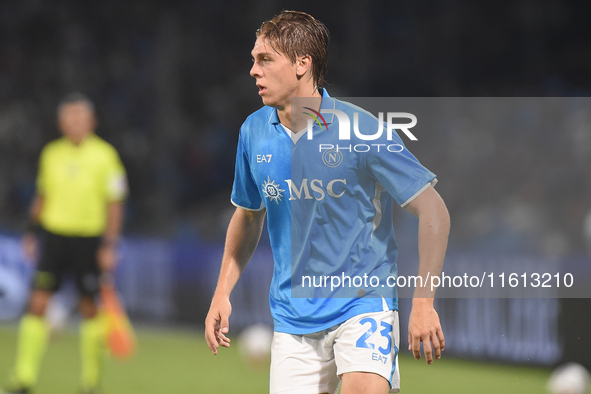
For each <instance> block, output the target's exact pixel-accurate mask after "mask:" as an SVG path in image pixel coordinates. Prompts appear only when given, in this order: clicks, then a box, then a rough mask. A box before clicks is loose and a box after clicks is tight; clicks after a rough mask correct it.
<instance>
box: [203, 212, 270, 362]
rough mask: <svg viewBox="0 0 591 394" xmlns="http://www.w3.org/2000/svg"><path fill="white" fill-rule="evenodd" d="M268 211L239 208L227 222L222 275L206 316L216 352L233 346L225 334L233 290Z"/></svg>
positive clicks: (208, 335) (207, 332)
mask: <svg viewBox="0 0 591 394" xmlns="http://www.w3.org/2000/svg"><path fill="white" fill-rule="evenodd" d="M265 212H266V211H265V210H264V209H263V210H259V211H250V210H246V209H242V208H236V211H235V212H234V215H233V216H232V220H231V221H230V225H229V226H228V232H227V234H226V245H225V247H224V255H223V257H222V266H221V269H220V275H219V278H218V283H217V286H216V290H215V293H214V295H213V299H212V301H211V306H210V308H209V312H208V313H207V317H206V318H205V340H206V341H207V345H208V346H209V349H210V350H211V351H212V353H213V354H217V352H218V347H219V346H220V345H221V346H224V347H230V339H228V338H227V337H226V334H227V333H228V331H229V329H230V326H229V318H230V313H232V306H231V304H230V294H231V293H232V290H233V289H234V286H235V285H236V282H238V278H239V277H240V274H241V273H242V271H243V270H244V267H246V264H247V263H248V260H250V257H251V256H252V254H253V253H254V250H255V249H256V247H257V244H258V242H259V239H260V238H261V231H262V229H263V221H264V219H265Z"/></svg>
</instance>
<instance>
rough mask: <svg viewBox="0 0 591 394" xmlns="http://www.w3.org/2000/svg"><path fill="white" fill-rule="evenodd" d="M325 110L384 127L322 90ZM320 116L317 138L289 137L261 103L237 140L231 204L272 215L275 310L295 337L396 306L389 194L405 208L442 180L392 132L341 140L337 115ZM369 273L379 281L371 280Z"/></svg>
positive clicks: (279, 324) (278, 325) (279, 323)
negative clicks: (334, 279) (369, 138)
mask: <svg viewBox="0 0 591 394" xmlns="http://www.w3.org/2000/svg"><path fill="white" fill-rule="evenodd" d="M323 110H339V111H342V112H344V113H345V114H347V115H348V116H349V118H350V119H351V120H353V119H354V116H355V115H354V113H357V114H358V115H357V116H358V122H359V123H358V125H359V128H360V129H361V130H366V132H365V134H372V133H373V132H375V130H376V129H377V127H378V124H379V123H378V120H377V119H376V118H375V117H374V116H373V115H371V114H369V113H368V112H366V111H363V110H362V109H360V108H358V107H355V106H353V105H351V104H349V103H345V102H342V101H339V100H336V99H333V98H331V97H330V96H329V95H328V93H327V92H326V90H323V98H322V104H321V109H320V112H321V113H322V111H323ZM324 120H325V122H326V123H324V122H318V123H314V126H313V129H312V131H313V132H312V135H311V136H308V133H307V132H306V131H305V130H304V131H301V132H300V133H298V134H293V133H291V132H289V131H288V132H286V130H287V129H285V128H284V127H283V126H282V125H281V124H280V122H279V118H278V116H277V111H276V109H273V108H270V107H263V108H261V109H260V110H258V111H256V112H254V113H253V114H252V115H250V116H249V117H248V118H247V119H246V121H245V122H244V124H243V125H242V127H241V130H240V136H239V141H238V149H237V157H236V170H235V178H234V186H233V190H232V197H231V200H232V203H233V204H234V205H236V206H237V207H240V208H243V209H246V210H262V209H266V211H267V220H268V223H267V227H268V231H269V238H270V242H271V248H272V251H273V258H274V272H273V279H272V283H271V290H270V296H269V299H270V307H271V313H272V315H273V319H274V325H275V330H276V331H280V332H287V333H291V334H306V333H312V332H318V331H321V330H324V329H327V328H330V327H333V326H334V325H336V324H339V323H341V322H343V321H345V320H347V319H349V318H351V317H353V316H356V315H359V314H362V313H367V312H378V311H382V310H387V309H398V302H397V295H396V289H395V288H394V287H392V286H387V285H386V280H387V278H388V277H393V278H395V277H396V274H397V268H396V258H397V255H398V247H397V245H396V241H395V238H394V230H393V223H392V207H393V200H395V201H396V203H397V204H399V205H402V206H404V205H405V204H407V203H408V202H409V201H411V200H412V199H413V198H414V197H416V196H417V195H418V194H420V193H421V192H422V191H423V190H425V189H426V188H427V187H428V186H429V185H430V184H434V183H435V182H436V181H437V180H436V178H435V175H434V174H433V173H432V172H430V171H429V170H427V169H426V168H425V167H423V166H422V165H421V164H420V163H419V161H418V160H417V159H416V158H415V157H414V156H413V155H412V154H411V153H410V152H409V151H408V150H407V149H406V147H405V146H404V144H403V142H402V140H401V139H400V137H399V136H398V135H397V134H396V133H395V132H394V133H392V137H391V139H390V140H387V136H386V134H385V133H384V137H383V138H382V140H377V141H373V142H372V143H369V142H368V141H363V140H360V139H359V138H357V137H356V136H355V135H353V137H352V138H351V139H350V140H348V141H341V140H339V132H338V130H339V120H338V117H337V116H334V115H332V116H331V115H325V116H324ZM368 130H371V132H369V131H368ZM310 137H311V138H310ZM371 144H373V145H371ZM368 147H369V149H368ZM372 148H373V149H372ZM378 148H379V149H378ZM364 276H365V278H366V279H365V282H366V283H363V278H364ZM332 277H338V278H339V279H343V282H346V279H347V278H351V279H350V281H349V286H345V284H346V283H343V286H341V287H339V286H337V287H336V288H335V287H332V286H331V282H330V279H329V281H328V282H327V281H326V279H325V278H332ZM371 277H376V278H378V279H377V280H378V281H379V284H376V282H375V281H374V282H372V283H371V284H369V283H367V278H371ZM356 278H359V279H360V281H359V280H357V282H356V283H352V284H351V281H353V282H354V281H355V280H356ZM390 283H391V282H390ZM333 284H334V283H333ZM356 285H358V286H356ZM382 285H384V286H382Z"/></svg>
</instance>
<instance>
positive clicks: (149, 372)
mask: <svg viewBox="0 0 591 394" xmlns="http://www.w3.org/2000/svg"><path fill="white" fill-rule="evenodd" d="M137 334H138V342H139V348H138V353H137V354H136V355H135V357H134V358H133V359H131V360H130V361H127V362H120V361H117V360H113V359H108V360H107V362H106V365H105V377H104V380H103V390H104V393H105V394H135V393H137V394H152V393H153V394H163V393H166V394H169V393H171V394H176V393H183V394H184V393H187V394H189V393H197V394H200V393H204V394H210V393H212V394H213V393H216V394H217V393H241V394H249V393H253V394H259V393H266V392H268V380H269V374H268V367H267V366H263V367H262V368H259V369H255V368H252V367H250V366H248V365H245V363H244V362H243V361H242V359H241V357H240V354H239V353H238V351H237V350H236V346H233V347H232V348H230V349H222V350H221V351H220V353H219V354H218V355H217V356H215V357H214V356H213V355H212V354H211V353H210V352H209V349H208V348H207V346H206V345H205V341H204V339H203V334H202V333H201V332H199V331H195V332H191V331H180V330H179V331H174V330H166V331H164V330H155V329H139V330H138V332H137ZM15 342H16V329H15V326H14V325H0V387H3V386H4V384H5V383H6V379H7V373H8V370H9V369H10V368H11V366H12V363H13V360H14V351H15ZM400 364H401V374H402V392H403V393H520V394H521V393H537V394H539V393H544V392H545V384H546V379H547V377H548V375H549V373H550V371H549V370H547V369H542V368H527V367H517V366H506V365H497V364H486V363H476V362H468V361H458V360H453V359H450V358H447V359H446V358H445V357H444V358H443V359H442V360H440V361H439V362H436V363H434V364H433V365H426V364H425V363H424V361H423V360H421V361H416V360H414V359H412V358H410V357H409V356H408V355H403V356H401V359H400ZM78 372H79V363H78V339H77V335H76V332H73V331H72V332H66V333H64V334H63V335H62V336H60V337H59V338H57V339H55V340H53V341H52V343H51V344H50V346H49V349H48V353H47V355H46V357H45V359H44V361H43V368H42V371H41V375H40V378H39V384H38V388H37V390H36V391H35V393H36V394H68V393H76V392H77V391H76V390H77V389H78V385H77V382H78Z"/></svg>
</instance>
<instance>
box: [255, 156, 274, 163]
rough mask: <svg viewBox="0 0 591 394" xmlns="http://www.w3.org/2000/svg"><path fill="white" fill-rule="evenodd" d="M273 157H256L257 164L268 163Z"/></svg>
mask: <svg viewBox="0 0 591 394" xmlns="http://www.w3.org/2000/svg"><path fill="white" fill-rule="evenodd" d="M271 157H273V155H257V163H270V162H271Z"/></svg>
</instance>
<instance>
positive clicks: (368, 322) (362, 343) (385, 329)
mask: <svg viewBox="0 0 591 394" xmlns="http://www.w3.org/2000/svg"><path fill="white" fill-rule="evenodd" d="M359 324H361V325H362V326H369V327H368V328H367V330H366V331H365V332H364V333H363V334H362V335H361V336H360V337H359V339H357V342H356V343H355V346H356V347H358V348H366V349H375V348H376V344H375V343H374V342H373V341H371V342H370V341H369V339H370V337H371V336H372V335H373V333H375V332H376V331H377V330H378V322H377V321H376V319H373V318H371V317H366V318H363V319H361V320H360V321H359ZM379 326H380V327H381V328H382V329H381V330H380V334H381V335H382V336H383V337H384V338H386V340H387V344H386V346H385V347H384V346H380V347H379V348H378V350H379V351H380V353H382V354H383V355H384V356H389V355H390V352H391V351H392V346H394V356H396V355H397V354H398V347H397V346H396V345H394V344H393V343H392V329H393V327H392V325H391V324H390V323H386V322H385V321H381V322H380V324H379ZM374 354H375V353H374ZM376 356H377V357H376ZM374 358H375V359H376V361H381V360H380V358H381V357H379V355H377V354H375V356H374Z"/></svg>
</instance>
